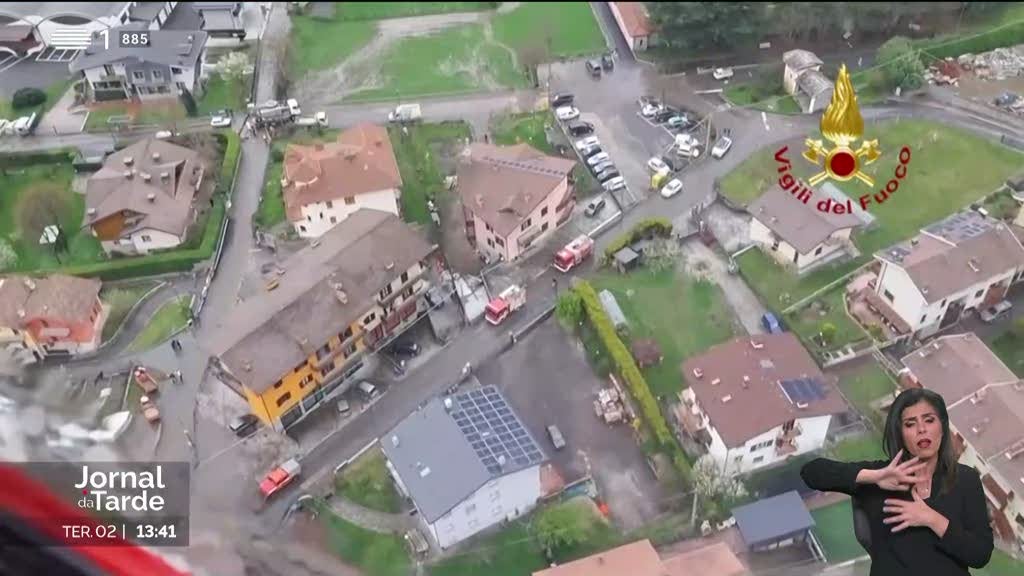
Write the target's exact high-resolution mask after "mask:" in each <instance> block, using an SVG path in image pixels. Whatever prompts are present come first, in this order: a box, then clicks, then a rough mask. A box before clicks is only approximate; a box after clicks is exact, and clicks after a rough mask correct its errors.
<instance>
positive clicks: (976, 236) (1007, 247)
mask: <svg viewBox="0 0 1024 576" xmlns="http://www.w3.org/2000/svg"><path fill="white" fill-rule="evenodd" d="M875 258H876V259H877V260H878V261H879V262H880V263H881V269H880V271H879V272H878V278H877V280H876V281H875V285H874V290H875V292H876V293H877V294H878V295H879V296H881V299H882V301H883V302H884V303H885V304H886V305H887V306H888V307H890V308H892V310H893V311H894V312H895V313H896V314H897V315H899V317H900V318H902V319H903V320H904V321H905V322H906V323H907V325H908V326H909V328H910V332H913V333H915V334H917V335H918V337H925V336H930V335H932V334H934V333H935V332H937V331H939V330H941V329H943V328H948V327H949V326H952V325H953V324H954V323H956V322H957V321H958V320H959V319H960V318H961V317H962V316H963V315H964V314H967V313H970V312H972V311H976V310H980V309H982V308H984V307H986V306H990V305H992V304H995V303H996V302H999V301H1000V300H1002V299H1003V298H1004V297H1005V296H1006V292H1007V290H1009V288H1010V285H1011V284H1013V283H1016V282H1020V281H1021V280H1024V246H1022V245H1021V242H1020V239H1018V238H1017V237H1016V236H1015V235H1014V233H1013V231H1012V230H1011V225H1009V224H1006V223H1004V222H1000V221H997V220H993V219H991V218H987V217H985V216H982V215H981V214H978V213H977V212H974V211H964V212H959V213H957V214H953V215H952V216H949V217H948V218H946V219H944V220H940V221H939V222H936V223H935V224H932V225H931V226H928V227H927V228H925V229H923V230H921V233H920V234H918V235H917V236H915V237H914V238H912V239H910V240H909V241H907V242H901V243H900V244H897V245H895V246H890V247H889V248H886V249H884V250H881V251H879V252H878V253H876V254H875Z"/></svg>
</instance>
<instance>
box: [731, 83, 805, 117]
mask: <svg viewBox="0 0 1024 576" xmlns="http://www.w3.org/2000/svg"><path fill="white" fill-rule="evenodd" d="M780 88H781V86H780ZM723 94H724V95H725V97H726V98H727V99H728V100H729V101H730V102H732V103H733V104H735V105H736V106H744V107H751V108H754V109H755V110H764V111H765V112H775V113H778V114H800V112H801V110H800V104H799V103H798V102H797V101H796V99H794V98H793V97H792V96H790V95H789V94H786V93H784V92H782V91H781V90H780V91H779V92H778V93H776V94H772V95H770V96H768V97H762V95H761V94H760V93H759V91H758V90H757V89H756V88H754V87H753V86H751V85H749V84H734V85H732V86H728V87H726V88H725V89H724V92H723Z"/></svg>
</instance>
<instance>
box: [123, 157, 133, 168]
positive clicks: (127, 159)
mask: <svg viewBox="0 0 1024 576" xmlns="http://www.w3.org/2000/svg"><path fill="white" fill-rule="evenodd" d="M123 162H124V165H125V166H131V165H132V163H134V162H135V158H132V157H131V156H125V157H124V159H123Z"/></svg>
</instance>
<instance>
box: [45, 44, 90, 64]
mask: <svg viewBox="0 0 1024 576" xmlns="http://www.w3.org/2000/svg"><path fill="white" fill-rule="evenodd" d="M79 52H81V50H65V49H60V48H53V47H48V48H44V49H43V51H42V52H40V53H39V54H38V55H36V62H71V61H72V60H74V59H75V58H76V57H78V53H79Z"/></svg>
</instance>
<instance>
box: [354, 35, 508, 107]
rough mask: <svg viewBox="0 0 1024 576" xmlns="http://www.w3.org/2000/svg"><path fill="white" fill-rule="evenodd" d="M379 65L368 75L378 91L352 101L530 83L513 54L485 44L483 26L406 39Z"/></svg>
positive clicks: (449, 92)
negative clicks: (517, 66)
mask: <svg viewBox="0 0 1024 576" xmlns="http://www.w3.org/2000/svg"><path fill="white" fill-rule="evenodd" d="M375 65H376V66H378V69H377V70H375V71H372V72H370V71H367V72H365V73H364V74H368V75H370V76H373V77H375V78H376V80H375V82H374V85H375V87H374V88H370V89H366V90H361V91H358V92H356V93H355V94H353V95H352V96H350V97H349V98H347V99H348V100H384V99H404V98H411V97H414V96H425V95H436V94H452V93H463V92H474V91H478V90H498V89H501V88H519V87H524V86H526V84H527V81H526V76H525V74H524V73H523V72H522V71H520V70H518V69H517V68H516V65H515V60H514V58H513V54H512V53H511V52H510V51H509V50H508V49H506V48H504V47H502V46H500V45H498V44H495V43H493V42H491V41H489V40H487V38H486V36H485V33H484V27H483V25H479V24H478V25H469V26H458V27H455V28H448V29H446V30H443V31H440V32H438V33H437V34H432V35H430V36H415V37H408V38H403V39H402V40H400V41H398V42H397V43H395V44H393V45H391V46H390V47H389V48H388V49H387V50H386V51H385V53H384V54H383V55H382V56H381V58H380V61H379V62H378V63H375Z"/></svg>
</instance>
